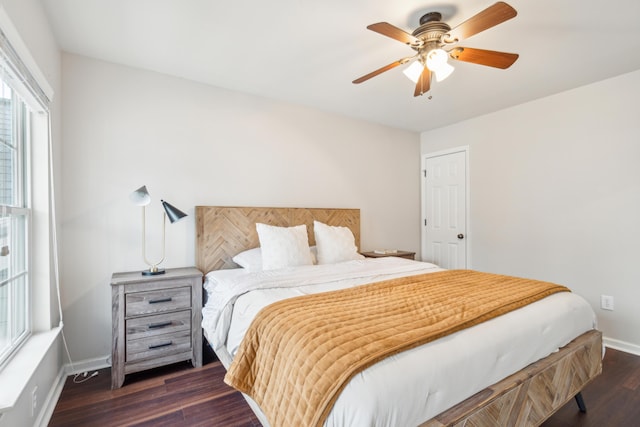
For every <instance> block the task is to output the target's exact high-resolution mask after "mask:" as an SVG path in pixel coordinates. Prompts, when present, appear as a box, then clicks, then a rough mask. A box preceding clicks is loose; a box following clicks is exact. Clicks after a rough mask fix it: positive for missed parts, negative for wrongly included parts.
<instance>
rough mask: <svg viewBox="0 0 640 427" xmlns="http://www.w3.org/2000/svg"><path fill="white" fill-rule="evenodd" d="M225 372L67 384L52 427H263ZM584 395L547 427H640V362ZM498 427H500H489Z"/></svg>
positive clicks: (177, 368) (621, 362)
mask: <svg viewBox="0 0 640 427" xmlns="http://www.w3.org/2000/svg"><path fill="white" fill-rule="evenodd" d="M223 376H224V368H223V367H222V365H221V364H220V362H216V361H211V360H209V361H208V363H206V364H205V365H204V366H203V367H202V368H197V369H196V368H191V365H190V364H189V363H188V362H185V363H181V364H176V365H172V366H169V367H164V368H159V369H155V370H152V371H147V372H141V373H138V374H132V375H127V378H126V380H125V385H124V387H122V388H121V389H118V390H114V391H112V390H111V389H110V386H111V377H110V372H109V369H104V370H101V371H100V373H99V375H98V376H97V377H94V378H92V379H90V380H89V381H87V382H85V383H83V384H74V383H73V378H72V377H69V378H68V379H67V382H66V384H65V386H64V389H63V391H62V395H61V396H60V400H59V401H58V404H57V406H56V408H55V411H54V413H53V416H52V418H51V422H50V424H49V425H50V426H83V427H84V426H101V427H108V426H154V427H156V426H172V427H174V426H259V425H260V423H259V422H258V420H257V418H256V417H255V416H254V415H253V412H251V409H249V406H247V404H246V402H245V401H244V399H243V397H242V395H241V394H240V393H238V392H236V391H234V390H233V389H232V388H230V387H228V386H227V385H226V384H224V383H223V382H222V378H223ZM582 395H583V397H584V399H585V402H586V404H587V413H586V414H583V413H580V412H579V411H578V408H577V405H576V403H575V401H573V400H572V401H570V402H569V403H568V404H567V405H565V406H564V407H563V408H561V409H560V410H559V411H558V412H557V413H556V414H554V415H553V416H552V417H551V418H550V419H549V420H547V421H546V422H545V423H544V424H543V427H569V426H571V427H574V426H580V427H608V426H611V427H613V426H616V427H617V426H637V425H640V357H639V356H634V355H631V354H628V353H624V352H620V351H616V350H612V349H607V352H606V355H605V358H604V361H603V374H602V375H600V376H599V377H597V378H596V379H595V380H594V381H593V382H592V383H591V384H589V385H588V386H587V387H586V389H585V390H584V391H583V392H582ZM491 427H494V426H491Z"/></svg>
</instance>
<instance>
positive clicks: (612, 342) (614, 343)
mask: <svg viewBox="0 0 640 427" xmlns="http://www.w3.org/2000/svg"><path fill="white" fill-rule="evenodd" d="M602 342H603V344H604V346H605V347H609V348H612V349H614V350H620V351H624V352H625V353H631V354H635V355H636V356H640V345H636V344H631V343H629V342H626V341H620V340H616V339H613V338H607V337H603V338H602Z"/></svg>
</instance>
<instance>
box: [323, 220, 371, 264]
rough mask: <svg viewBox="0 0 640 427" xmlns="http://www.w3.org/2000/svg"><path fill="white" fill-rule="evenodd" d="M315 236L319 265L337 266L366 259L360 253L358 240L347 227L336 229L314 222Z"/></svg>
mask: <svg viewBox="0 0 640 427" xmlns="http://www.w3.org/2000/svg"><path fill="white" fill-rule="evenodd" d="M313 234H314V235H315V238H316V246H317V247H318V264H335V263H337V262H343V261H351V260H352V259H362V258H364V256H362V255H360V254H359V253H358V248H357V247H356V243H355V240H356V239H355V237H353V233H352V232H351V230H349V228H347V227H335V226H330V225H327V224H323V223H321V222H318V221H313Z"/></svg>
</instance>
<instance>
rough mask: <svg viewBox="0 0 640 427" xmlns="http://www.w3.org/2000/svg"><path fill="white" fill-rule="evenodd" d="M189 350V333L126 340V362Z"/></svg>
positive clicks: (187, 331) (180, 332) (188, 331)
mask: <svg viewBox="0 0 640 427" xmlns="http://www.w3.org/2000/svg"><path fill="white" fill-rule="evenodd" d="M189 350H191V331H190V330H186V331H179V332H174V333H171V334H164V335H158V336H155V337H149V338H141V339H139V340H127V352H126V361H127V362H134V361H136V360H143V359H153V358H156V357H161V356H168V355H171V354H176V353H182V352H185V351H189Z"/></svg>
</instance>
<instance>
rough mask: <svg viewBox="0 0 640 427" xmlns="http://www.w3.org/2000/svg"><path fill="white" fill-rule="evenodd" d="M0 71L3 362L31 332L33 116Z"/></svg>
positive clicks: (0, 335) (0, 349)
mask: <svg viewBox="0 0 640 427" xmlns="http://www.w3.org/2000/svg"><path fill="white" fill-rule="evenodd" d="M12 81H13V79H11V78H8V77H7V76H6V75H0V365H2V363H3V362H4V361H5V360H6V359H7V358H8V357H9V356H10V355H11V353H12V352H13V350H15V349H16V348H17V347H18V346H19V345H20V344H21V343H22V342H23V341H24V340H25V339H26V338H27V337H28V336H29V334H30V332H31V321H30V310H29V309H30V276H29V262H28V260H29V256H28V250H29V228H30V224H31V221H30V218H31V212H30V198H29V191H28V189H29V164H28V158H29V157H28V148H29V136H30V115H31V112H30V111H29V109H28V108H27V105H26V104H25V102H24V101H23V100H22V99H21V98H20V96H19V95H18V93H17V92H16V90H14V88H12V87H11V86H10V85H9V84H10V83H11V82H12Z"/></svg>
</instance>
